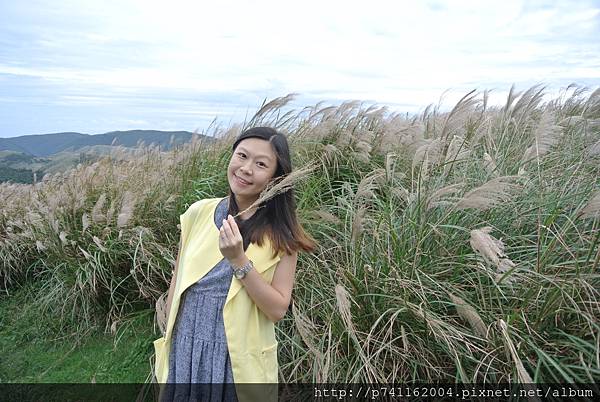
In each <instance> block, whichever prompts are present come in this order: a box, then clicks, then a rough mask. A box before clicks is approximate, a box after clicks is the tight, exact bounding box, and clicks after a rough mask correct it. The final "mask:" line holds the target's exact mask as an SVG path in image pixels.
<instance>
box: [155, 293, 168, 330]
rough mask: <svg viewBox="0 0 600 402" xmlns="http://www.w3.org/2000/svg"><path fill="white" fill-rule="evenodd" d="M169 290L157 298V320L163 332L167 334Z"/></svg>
mask: <svg viewBox="0 0 600 402" xmlns="http://www.w3.org/2000/svg"><path fill="white" fill-rule="evenodd" d="M168 294H169V292H168V291H167V292H164V293H163V294H161V295H160V297H159V298H158V299H157V300H156V306H155V307H156V322H157V324H158V329H159V330H160V332H161V334H162V335H163V336H165V331H166V330H167V295H168Z"/></svg>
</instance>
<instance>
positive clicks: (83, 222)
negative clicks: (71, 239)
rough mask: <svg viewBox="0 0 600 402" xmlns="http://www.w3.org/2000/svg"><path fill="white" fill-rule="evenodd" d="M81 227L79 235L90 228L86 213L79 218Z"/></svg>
mask: <svg viewBox="0 0 600 402" xmlns="http://www.w3.org/2000/svg"><path fill="white" fill-rule="evenodd" d="M81 226H82V228H83V229H82V230H81V233H85V231H86V230H87V228H88V227H89V226H90V219H89V218H88V215H87V214H86V213H84V214H83V215H82V216H81Z"/></svg>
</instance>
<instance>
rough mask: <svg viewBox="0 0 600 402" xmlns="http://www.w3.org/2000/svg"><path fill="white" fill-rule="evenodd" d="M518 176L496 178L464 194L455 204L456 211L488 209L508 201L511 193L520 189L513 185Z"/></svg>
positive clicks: (518, 186)
mask: <svg viewBox="0 0 600 402" xmlns="http://www.w3.org/2000/svg"><path fill="white" fill-rule="evenodd" d="M518 177H519V176H502V177H496V178H494V179H492V180H490V181H488V182H487V183H485V184H483V185H481V186H479V187H477V188H474V189H473V190H471V191H469V192H468V193H466V194H465V195H464V196H463V197H462V198H461V199H460V201H458V203H457V204H456V208H457V209H465V208H475V209H479V210H482V211H484V210H487V209H490V208H492V207H494V206H496V205H498V204H500V203H502V202H505V201H508V200H510V198H511V197H512V195H513V193H515V192H516V191H517V190H519V189H520V188H521V186H520V185H518V184H516V183H513V180H515V179H516V178H518Z"/></svg>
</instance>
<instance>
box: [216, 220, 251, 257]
mask: <svg viewBox="0 0 600 402" xmlns="http://www.w3.org/2000/svg"><path fill="white" fill-rule="evenodd" d="M219 249H220V250H221V254H223V257H225V258H227V259H228V260H229V262H233V261H240V260H242V259H243V258H244V256H245V255H244V243H243V239H242V235H241V234H240V230H239V228H238V225H237V223H235V219H234V218H233V216H231V215H227V219H223V226H221V230H220V233H219Z"/></svg>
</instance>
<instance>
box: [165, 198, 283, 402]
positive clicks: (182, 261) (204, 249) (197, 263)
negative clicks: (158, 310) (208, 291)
mask: <svg viewBox="0 0 600 402" xmlns="http://www.w3.org/2000/svg"><path fill="white" fill-rule="evenodd" d="M222 199H223V198H210V199H203V200H200V201H197V202H195V203H193V204H192V205H191V206H190V207H189V208H188V209H187V211H185V212H184V213H183V214H182V215H181V216H180V222H181V236H182V237H181V239H182V246H181V247H182V249H181V251H180V255H179V266H178V268H177V269H178V271H177V281H176V283H175V291H174V294H173V298H172V302H171V309H170V313H169V318H168V321H167V326H166V331H165V336H163V337H161V338H159V339H157V340H155V341H154V351H155V375H156V379H157V382H158V383H160V384H161V393H162V390H163V388H164V387H163V384H164V383H166V381H167V378H168V370H169V351H170V346H171V333H172V330H173V326H174V324H175V318H176V316H177V311H178V308H179V301H180V297H181V295H182V294H183V291H184V290H185V289H186V288H187V287H188V286H190V285H192V284H194V283H196V282H197V281H198V280H199V279H200V278H202V277H203V276H204V275H205V274H207V273H208V271H209V270H210V269H211V268H212V267H214V266H215V265H216V264H217V263H218V262H219V261H220V260H221V259H223V255H222V254H221V251H220V249H219V230H218V229H217V227H216V225H215V223H214V213H215V210H216V207H217V204H218V203H219V201H221V200H222ZM271 251H272V250H271V243H270V241H269V240H268V239H266V244H264V245H263V246H262V247H258V246H257V245H256V244H254V243H250V245H249V246H248V248H247V250H246V255H247V256H248V258H249V259H250V260H252V262H253V263H254V267H255V269H256V270H257V271H258V272H259V274H260V275H261V276H262V277H263V278H264V279H265V280H266V281H267V283H271V280H272V279H273V274H274V272H275V267H276V266H277V263H278V262H279V260H280V255H281V254H278V255H277V256H276V257H275V258H272V256H271ZM223 322H224V326H225V335H226V337H227V347H228V348H229V356H230V358H231V366H232V372H233V379H234V382H235V384H236V392H237V394H238V395H237V396H238V399H239V400H240V401H251V400H265V399H270V397H274V398H276V395H273V396H269V395H264V391H263V392H262V393H261V395H251V394H252V392H251V390H255V388H251V387H250V388H248V387H243V388H240V387H238V385H237V384H239V383H277V382H278V372H279V370H278V369H279V367H278V361H277V345H278V342H277V340H276V339H275V326H274V323H273V321H271V320H269V319H268V318H267V316H266V315H265V314H264V313H263V312H262V311H261V310H260V309H259V308H258V306H256V304H255V303H254V301H253V300H252V299H251V298H250V296H248V294H247V292H246V290H245V289H244V286H243V284H242V282H241V281H240V280H238V279H236V278H235V276H234V277H232V279H231V285H230V286H229V291H228V293H227V298H226V300H225V305H224V306H223ZM275 389H276V387H275ZM269 390H271V391H272V390H273V387H269ZM256 398H258V399H256ZM275 400H276V399H275Z"/></svg>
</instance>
